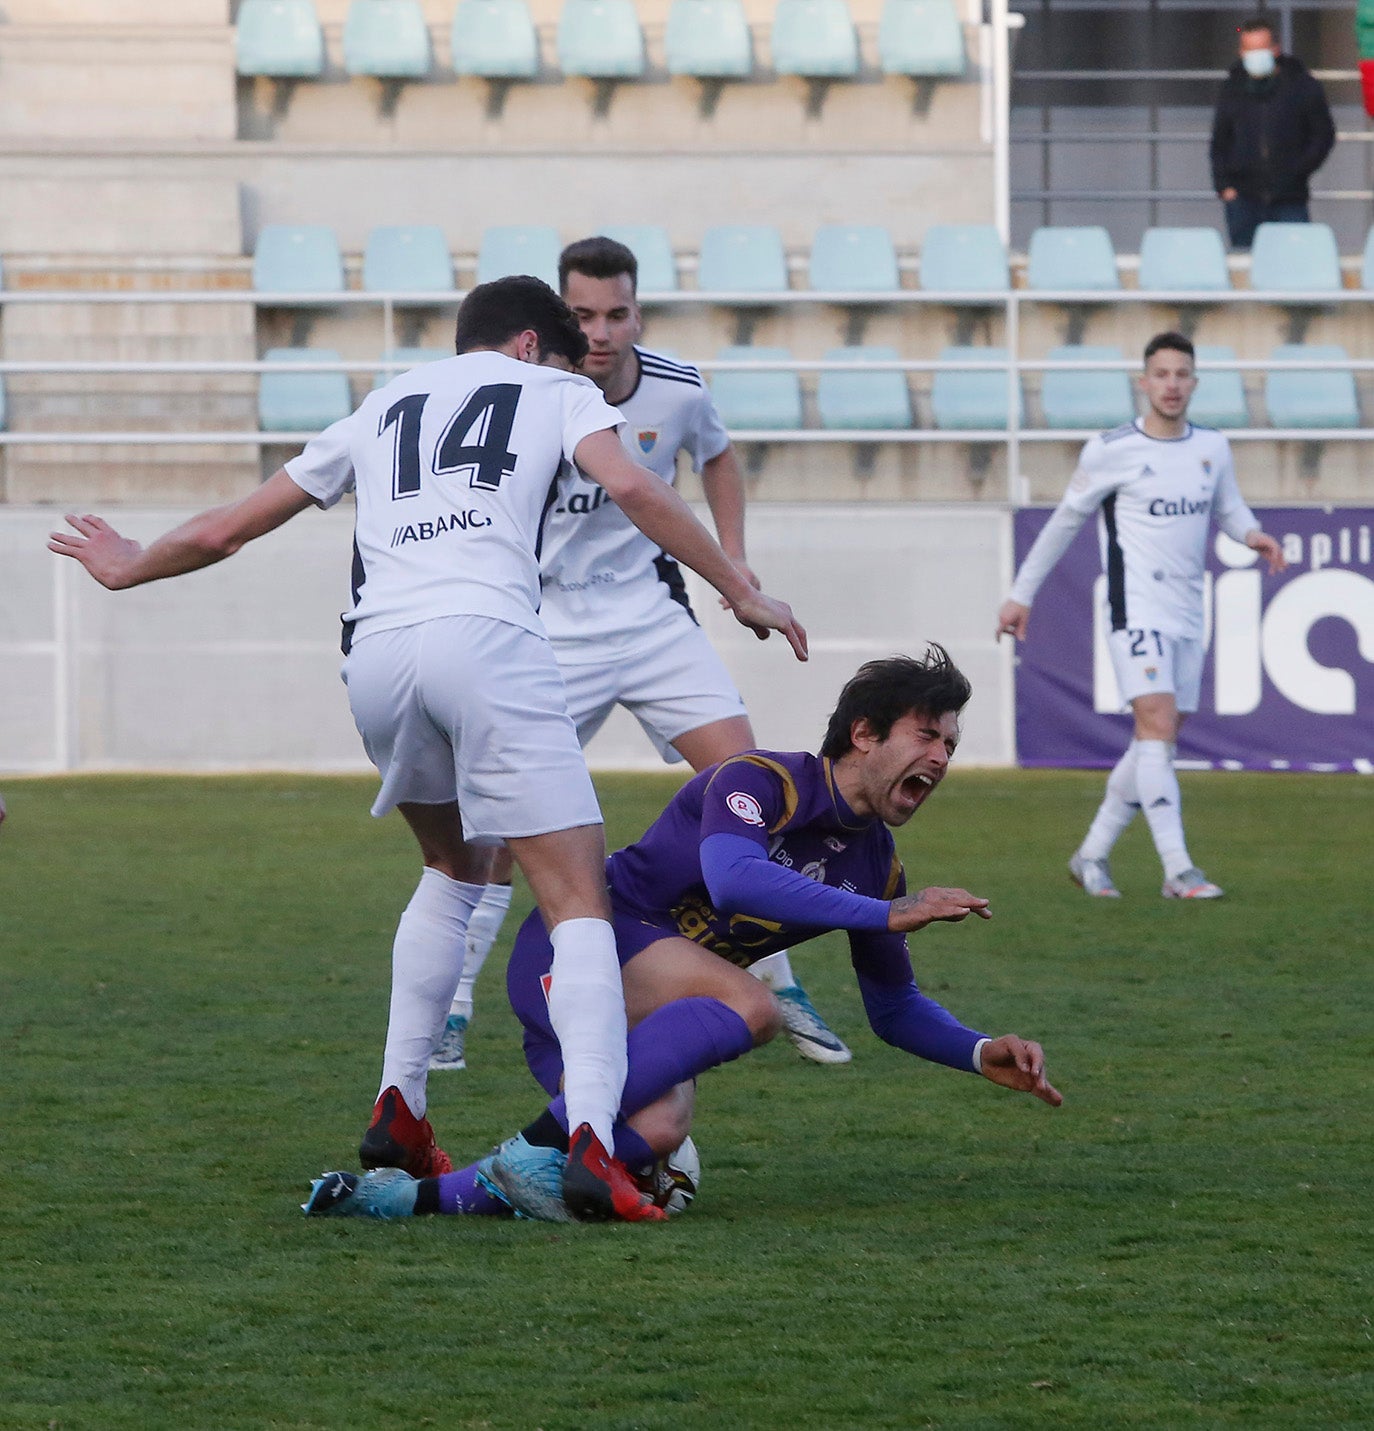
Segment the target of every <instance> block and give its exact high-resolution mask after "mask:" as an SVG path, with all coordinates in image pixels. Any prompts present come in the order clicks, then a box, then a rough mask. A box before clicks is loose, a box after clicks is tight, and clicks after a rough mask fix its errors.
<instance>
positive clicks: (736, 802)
mask: <svg viewBox="0 0 1374 1431" xmlns="http://www.w3.org/2000/svg"><path fill="white" fill-rule="evenodd" d="M725 804H726V806H727V807H728V808H729V810H730V813H731V814H732V815H737V816H738V817H739V818H740V819H741V820H743V821H744V823H745V824H746V825H761V824H763V807H762V806H761V805H760V804H759V802H758V801H757V800H755V799H754V797H753V796H752V795H750V794H748V793H747V792H746V791H744V790H734V791H731V793H730V794H729V795H728V796H727V797H726V800H725Z"/></svg>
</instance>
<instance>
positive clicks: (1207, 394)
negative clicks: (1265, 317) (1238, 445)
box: [1188, 343, 1250, 427]
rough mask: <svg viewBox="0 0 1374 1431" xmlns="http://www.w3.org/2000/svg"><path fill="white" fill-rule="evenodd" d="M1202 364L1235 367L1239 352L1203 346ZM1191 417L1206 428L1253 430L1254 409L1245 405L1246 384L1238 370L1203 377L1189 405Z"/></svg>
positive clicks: (1199, 357)
mask: <svg viewBox="0 0 1374 1431" xmlns="http://www.w3.org/2000/svg"><path fill="white" fill-rule="evenodd" d="M1197 360H1198V362H1200V363H1233V362H1235V360H1236V354H1235V350H1234V349H1233V348H1227V347H1223V346H1219V345H1217V344H1207V343H1200V344H1199V345H1198V347H1197ZM1188 416H1189V417H1190V418H1191V419H1192V421H1194V422H1196V423H1199V424H1200V425H1201V426H1203V427H1249V425H1250V408H1249V405H1248V404H1247V403H1246V401H1245V384H1244V382H1242V380H1241V376H1240V373H1239V372H1237V371H1236V370H1235V369H1231V370H1230V371H1227V370H1225V369H1222V370H1221V371H1218V372H1208V373H1199V374H1198V375H1197V389H1196V391H1195V392H1194V393H1193V400H1192V402H1190V403H1189V404H1188Z"/></svg>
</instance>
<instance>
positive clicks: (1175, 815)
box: [1135, 740, 1193, 878]
mask: <svg viewBox="0 0 1374 1431" xmlns="http://www.w3.org/2000/svg"><path fill="white" fill-rule="evenodd" d="M1136 744H1137V745H1138V746H1139V747H1140V755H1139V758H1138V759H1137V761H1136V772H1135V786H1136V791H1137V792H1138V797H1139V800H1140V808H1141V809H1142V810H1144V812H1145V818H1146V820H1148V821H1149V823H1150V834H1151V836H1153V838H1154V842H1155V851H1156V853H1157V854H1158V855H1159V862H1160V864H1162V865H1163V866H1164V874H1165V876H1166V878H1172V877H1173V876H1174V875H1178V874H1182V873H1183V871H1184V870H1186V869H1191V868H1192V864H1193V861H1192V859H1191V858H1190V857H1189V854H1188V846H1187V844H1186V843H1185V841H1184V838H1183V797H1182V795H1181V793H1180V791H1179V788H1178V776H1177V774H1175V772H1174V747H1173V746H1172V744H1170V742H1169V741H1167V740H1140V741H1137V742H1136Z"/></svg>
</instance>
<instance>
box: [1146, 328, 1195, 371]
mask: <svg viewBox="0 0 1374 1431" xmlns="http://www.w3.org/2000/svg"><path fill="white" fill-rule="evenodd" d="M1166 350H1167V351H1168V352H1170V353H1185V354H1186V355H1187V356H1188V357H1190V358H1195V357H1196V354H1195V353H1194V352H1193V345H1192V343H1191V342H1190V341H1189V339H1187V338H1185V337H1184V336H1183V334H1182V333H1156V334H1155V335H1154V337H1153V338H1151V339H1150V341H1149V342H1148V343H1146V344H1145V366H1146V367H1148V366H1149V364H1150V359H1151V358H1153V357H1154V355H1155V354H1156V353H1163V352H1165V351H1166Z"/></svg>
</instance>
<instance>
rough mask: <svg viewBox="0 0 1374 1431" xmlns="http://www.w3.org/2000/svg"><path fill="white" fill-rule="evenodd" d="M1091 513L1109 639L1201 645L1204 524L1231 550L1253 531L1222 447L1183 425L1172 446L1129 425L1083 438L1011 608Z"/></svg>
mask: <svg viewBox="0 0 1374 1431" xmlns="http://www.w3.org/2000/svg"><path fill="white" fill-rule="evenodd" d="M1093 512H1097V513H1098V514H1099V520H1098V528H1099V537H1100V544H1101V549H1102V566H1103V570H1104V571H1105V573H1106V576H1107V608H1108V615H1109V618H1110V623H1111V628H1112V630H1114V631H1121V630H1127V629H1136V628H1139V629H1143V630H1147V631H1158V632H1160V633H1161V634H1162V635H1167V636H1177V637H1183V638H1186V639H1189V640H1201V639H1202V636H1203V634H1204V626H1203V575H1204V572H1205V570H1206V560H1207V537H1208V530H1209V527H1210V524H1211V521H1212V518H1213V517H1215V518H1216V521H1217V524H1218V525H1219V526H1220V527H1221V529H1222V531H1224V532H1225V533H1226V534H1227V536H1230V537H1234V538H1235V540H1236V541H1244V540H1245V537H1246V536H1247V534H1248V533H1250V532H1251V531H1254V530H1255V529H1256V527H1257V526H1258V523H1257V522H1256V521H1255V515H1254V513H1253V512H1252V511H1251V510H1250V508H1249V507H1248V506H1247V505H1246V504H1245V499H1244V498H1243V497H1242V496H1241V494H1240V489H1239V488H1238V487H1237V485H1236V474H1235V468H1234V467H1233V466H1232V462H1231V445H1230V443H1228V442H1227V440H1226V438H1225V437H1224V436H1223V435H1222V434H1221V433H1220V432H1218V431H1216V430H1215V429H1214V428H1210V427H1195V426H1193V425H1192V424H1191V423H1190V424H1189V425H1188V428H1187V431H1186V432H1185V433H1184V434H1183V436H1181V437H1175V438H1160V437H1150V436H1149V435H1148V434H1147V433H1145V432H1144V431H1143V430H1142V429H1141V427H1140V424H1139V423H1138V422H1130V423H1126V424H1124V425H1123V426H1121V427H1118V428H1115V429H1113V430H1112V431H1111V432H1104V433H1101V434H1100V435H1099V436H1097V437H1094V438H1091V439H1090V440H1089V441H1088V442H1087V444H1086V445H1085V446H1084V448H1083V455H1082V456H1081V457H1080V458H1079V461H1078V468H1077V470H1076V471H1075V472H1074V475H1073V479H1072V481H1071V482H1070V483H1069V488H1068V491H1067V492H1066V493H1065V494H1064V500H1063V501H1062V502H1061V503H1060V504H1059V507H1058V508H1057V509H1056V511H1055V513H1054V515H1053V516H1052V517H1051V518H1050V521H1049V522H1048V523H1047V524H1046V526H1045V528H1044V529H1043V530H1042V532H1041V534H1040V536H1039V537H1038V538H1037V539H1036V542H1035V545H1034V546H1033V547H1032V548H1031V550H1030V552H1028V553H1027V555H1026V559H1025V561H1024V562H1023V563H1022V565H1021V570H1020V572H1019V573H1018V574H1017V578H1016V581H1015V582H1014V583H1013V585H1012V589H1011V599H1012V600H1013V601H1018V602H1021V603H1022V604H1023V605H1026V606H1029V605H1030V604H1031V602H1032V601H1033V599H1034V597H1035V593H1036V591H1037V590H1038V589H1039V586H1040V583H1041V582H1042V581H1043V580H1044V579H1045V577H1046V576H1047V575H1048V574H1049V572H1050V569H1051V568H1052V567H1053V566H1054V564H1055V562H1056V561H1058V559H1059V557H1060V556H1062V555H1063V553H1064V551H1065V550H1066V549H1067V547H1068V545H1069V543H1070V542H1071V541H1072V540H1073V536H1074V533H1075V532H1077V530H1078V528H1079V527H1080V526H1081V525H1082V524H1083V522H1084V521H1085V520H1086V518H1088V517H1089V516H1091V515H1092V513H1093Z"/></svg>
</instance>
